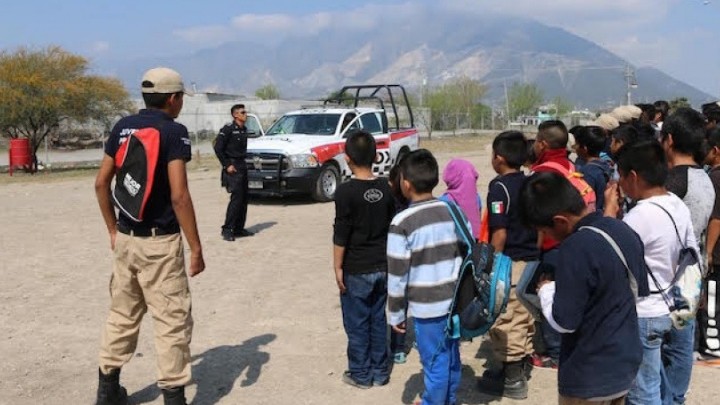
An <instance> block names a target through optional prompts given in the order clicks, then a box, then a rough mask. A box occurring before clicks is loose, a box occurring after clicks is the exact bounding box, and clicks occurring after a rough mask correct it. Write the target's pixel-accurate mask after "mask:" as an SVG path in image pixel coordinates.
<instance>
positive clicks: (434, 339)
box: [387, 149, 462, 405]
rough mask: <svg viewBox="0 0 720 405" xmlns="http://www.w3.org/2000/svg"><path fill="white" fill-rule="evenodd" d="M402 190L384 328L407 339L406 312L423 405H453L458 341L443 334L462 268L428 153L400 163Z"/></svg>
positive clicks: (391, 242)
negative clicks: (411, 328) (403, 207)
mask: <svg viewBox="0 0 720 405" xmlns="http://www.w3.org/2000/svg"><path fill="white" fill-rule="evenodd" d="M401 179H402V181H401V187H402V192H403V194H404V195H405V196H406V197H407V198H408V200H410V207H408V208H407V209H406V210H405V211H403V212H401V213H399V214H398V215H396V216H395V218H393V220H392V223H391V224H390V233H389V235H388V242H387V260H388V323H389V324H390V325H391V326H392V327H393V329H394V330H395V331H396V332H398V333H405V327H406V326H405V325H406V318H405V317H406V315H405V313H406V311H407V314H408V316H410V317H412V318H413V321H414V323H415V340H416V342H417V346H418V352H419V353H420V361H421V363H422V367H423V374H424V381H425V392H424V393H423V394H422V402H421V403H422V404H423V405H445V404H450V405H454V404H456V403H457V395H456V394H457V389H458V386H459V384H460V352H459V349H458V340H457V339H452V338H450V336H449V335H448V333H447V327H448V321H449V319H448V315H449V312H450V304H451V301H452V298H453V295H454V292H455V285H456V283H457V278H458V274H459V271H460V264H461V263H462V257H461V254H460V248H459V240H458V237H457V233H456V231H455V222H454V221H453V219H452V217H451V216H450V211H449V209H448V206H447V204H446V203H444V202H442V201H439V200H437V199H436V198H434V197H433V194H432V190H433V188H435V186H436V185H437V184H438V164H437V161H436V160H435V157H434V156H433V155H432V153H430V152H429V151H428V150H425V149H419V150H416V151H413V152H410V153H409V154H408V155H407V156H406V157H405V159H404V160H403V162H402V166H401Z"/></svg>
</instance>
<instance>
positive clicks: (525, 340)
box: [490, 261, 535, 363]
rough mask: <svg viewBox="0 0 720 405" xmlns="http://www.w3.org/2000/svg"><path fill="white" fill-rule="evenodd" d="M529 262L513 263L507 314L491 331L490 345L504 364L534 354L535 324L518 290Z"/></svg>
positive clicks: (502, 316)
mask: <svg viewBox="0 0 720 405" xmlns="http://www.w3.org/2000/svg"><path fill="white" fill-rule="evenodd" d="M526 265H527V262H522V261H513V263H512V288H511V290H510V297H509V299H508V304H507V307H506V309H505V312H504V313H503V314H501V315H500V316H499V317H498V318H497V320H496V321H495V324H494V325H493V327H492V328H491V329H490V344H491V347H492V350H493V353H494V354H495V357H496V358H497V360H499V361H502V362H504V363H509V362H515V361H520V360H522V359H523V357H525V356H527V355H530V354H532V352H533V344H532V341H533V336H535V322H534V321H533V317H532V315H530V312H528V310H527V308H525V306H523V305H522V304H521V303H520V301H518V298H517V294H516V291H515V290H516V288H515V286H516V285H517V283H518V281H520V278H521V277H522V275H523V271H524V270H525V266H526Z"/></svg>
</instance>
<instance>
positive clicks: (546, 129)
mask: <svg viewBox="0 0 720 405" xmlns="http://www.w3.org/2000/svg"><path fill="white" fill-rule="evenodd" d="M537 140H538V141H545V142H547V144H548V146H549V147H550V149H565V148H567V143H568V130H567V127H566V126H565V124H564V123H563V122H562V121H559V120H549V121H545V122H542V123H540V125H539V126H538V134H537Z"/></svg>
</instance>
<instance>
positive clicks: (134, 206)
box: [112, 127, 160, 222]
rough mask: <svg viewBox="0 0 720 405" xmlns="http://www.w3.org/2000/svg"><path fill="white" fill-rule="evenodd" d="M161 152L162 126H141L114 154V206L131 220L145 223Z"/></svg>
mask: <svg viewBox="0 0 720 405" xmlns="http://www.w3.org/2000/svg"><path fill="white" fill-rule="evenodd" d="M159 154H160V129H159V128H156V127H149V128H142V129H138V130H136V131H135V132H133V133H132V134H130V135H129V136H128V137H127V139H126V140H125V142H123V143H122V144H121V145H120V147H119V148H118V151H117V153H115V169H116V176H115V187H114V188H113V192H112V196H113V200H114V202H115V205H116V206H117V207H118V208H119V209H120V210H121V211H122V212H123V213H124V214H125V215H126V216H127V217H128V218H130V219H132V220H133V221H135V222H142V220H143V214H144V213H145V206H146V205H147V202H148V200H149V199H150V194H151V193H152V188H153V184H154V182H155V169H156V168H157V162H158V156H159Z"/></svg>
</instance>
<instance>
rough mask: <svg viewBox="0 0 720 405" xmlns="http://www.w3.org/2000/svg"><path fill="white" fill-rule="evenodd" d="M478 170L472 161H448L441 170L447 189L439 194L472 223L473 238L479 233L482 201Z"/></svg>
mask: <svg viewBox="0 0 720 405" xmlns="http://www.w3.org/2000/svg"><path fill="white" fill-rule="evenodd" d="M477 179H478V172H477V170H475V167H474V166H473V165H472V163H470V162H468V161H467V160H463V159H453V160H451V161H450V162H448V164H447V166H445V170H444V171H443V181H444V182H445V184H447V187H448V188H447V191H446V192H445V194H443V195H441V196H440V199H441V200H444V201H452V202H454V203H455V204H457V205H458V206H459V207H460V209H462V211H463V214H465V216H466V217H467V219H468V221H470V225H472V234H473V235H474V236H475V238H477V237H478V235H479V233H480V211H481V210H482V202H481V200H480V195H479V194H478V191H477Z"/></svg>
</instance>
